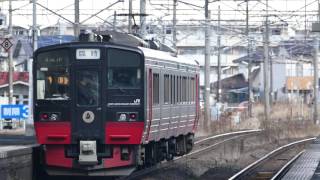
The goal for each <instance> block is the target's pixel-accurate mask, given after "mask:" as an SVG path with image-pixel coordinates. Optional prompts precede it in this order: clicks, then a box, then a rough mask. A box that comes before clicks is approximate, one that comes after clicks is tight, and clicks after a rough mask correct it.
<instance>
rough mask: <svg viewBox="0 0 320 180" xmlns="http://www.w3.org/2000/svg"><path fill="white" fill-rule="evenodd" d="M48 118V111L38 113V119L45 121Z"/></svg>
mask: <svg viewBox="0 0 320 180" xmlns="http://www.w3.org/2000/svg"><path fill="white" fill-rule="evenodd" d="M48 119H49V114H48V113H41V114H40V120H42V121H46V120H48Z"/></svg>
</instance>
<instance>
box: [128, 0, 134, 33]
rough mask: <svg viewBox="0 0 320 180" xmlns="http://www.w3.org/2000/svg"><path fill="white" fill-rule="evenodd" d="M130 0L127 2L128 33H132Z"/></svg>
mask: <svg viewBox="0 0 320 180" xmlns="http://www.w3.org/2000/svg"><path fill="white" fill-rule="evenodd" d="M132 17H133V16H132V0H129V16H128V33H132V21H131V19H132Z"/></svg>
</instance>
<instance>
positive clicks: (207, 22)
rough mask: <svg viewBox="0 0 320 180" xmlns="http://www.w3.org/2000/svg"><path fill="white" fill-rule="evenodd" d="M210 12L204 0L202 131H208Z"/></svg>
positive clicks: (206, 1)
mask: <svg viewBox="0 0 320 180" xmlns="http://www.w3.org/2000/svg"><path fill="white" fill-rule="evenodd" d="M209 27H210V12H209V1H208V0H205V65H204V66H205V67H204V68H205V72H204V73H205V77H204V82H205V88H204V91H205V92H204V103H205V104H204V122H203V129H204V131H206V132H208V131H209V122H210V66H211V65H210V29H209Z"/></svg>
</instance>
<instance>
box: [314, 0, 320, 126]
mask: <svg viewBox="0 0 320 180" xmlns="http://www.w3.org/2000/svg"><path fill="white" fill-rule="evenodd" d="M312 32H315V33H316V37H315V38H314V55H313V66H314V70H313V78H314V80H313V82H314V83H313V89H314V90H313V97H314V100H313V101H314V103H313V104H314V106H313V122H314V124H319V121H318V93H319V84H318V83H319V77H318V63H319V61H318V54H319V37H318V36H319V32H320V3H319V1H318V21H317V23H313V24H312Z"/></svg>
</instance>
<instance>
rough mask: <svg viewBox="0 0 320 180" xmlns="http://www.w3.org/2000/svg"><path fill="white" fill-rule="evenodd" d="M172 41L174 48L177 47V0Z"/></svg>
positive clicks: (175, 1) (174, 9)
mask: <svg viewBox="0 0 320 180" xmlns="http://www.w3.org/2000/svg"><path fill="white" fill-rule="evenodd" d="M172 42H173V48H175V49H177V0H173V19H172Z"/></svg>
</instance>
